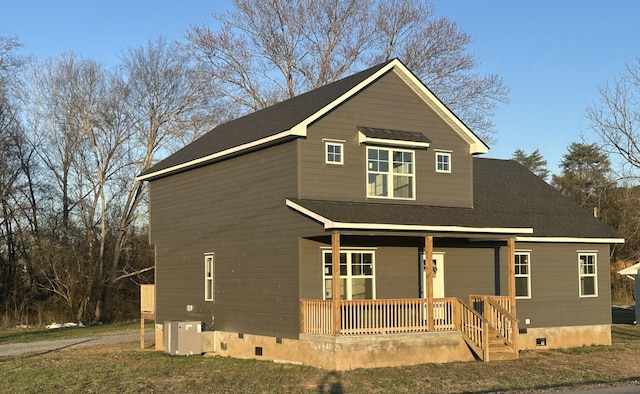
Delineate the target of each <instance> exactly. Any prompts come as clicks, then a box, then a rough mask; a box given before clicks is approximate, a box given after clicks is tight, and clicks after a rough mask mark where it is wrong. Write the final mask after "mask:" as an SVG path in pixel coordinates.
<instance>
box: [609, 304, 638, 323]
mask: <svg viewBox="0 0 640 394" xmlns="http://www.w3.org/2000/svg"><path fill="white" fill-rule="evenodd" d="M635 320H636V310H635V308H634V306H633V305H631V306H613V307H611V321H612V323H613V324H634V322H635Z"/></svg>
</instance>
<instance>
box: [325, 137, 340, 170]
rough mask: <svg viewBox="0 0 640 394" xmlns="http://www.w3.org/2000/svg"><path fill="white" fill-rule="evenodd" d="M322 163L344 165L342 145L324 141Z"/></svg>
mask: <svg viewBox="0 0 640 394" xmlns="http://www.w3.org/2000/svg"><path fill="white" fill-rule="evenodd" d="M324 162H325V163H326V164H344V144H342V143H341V142H329V141H325V143H324Z"/></svg>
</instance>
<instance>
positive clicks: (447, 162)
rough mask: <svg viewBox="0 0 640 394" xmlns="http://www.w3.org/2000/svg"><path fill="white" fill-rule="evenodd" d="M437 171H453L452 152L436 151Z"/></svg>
mask: <svg viewBox="0 0 640 394" xmlns="http://www.w3.org/2000/svg"><path fill="white" fill-rule="evenodd" d="M436 172H444V173H450V172H451V152H437V151H436Z"/></svg>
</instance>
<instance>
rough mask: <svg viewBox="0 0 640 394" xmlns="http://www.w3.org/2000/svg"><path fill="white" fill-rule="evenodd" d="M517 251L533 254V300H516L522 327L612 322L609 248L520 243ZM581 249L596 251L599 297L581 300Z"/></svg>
mask: <svg viewBox="0 0 640 394" xmlns="http://www.w3.org/2000/svg"><path fill="white" fill-rule="evenodd" d="M516 249H517V250H530V253H531V299H518V300H517V313H518V319H519V320H520V326H521V327H523V328H526V327H555V326H577V325H590V324H610V323H611V289H610V283H609V280H610V278H609V246H608V245H598V244H540V243H528V244H524V243H518V244H517V245H516ZM578 250H581V251H584V250H590V251H591V250H592V251H597V254H598V257H597V259H598V264H597V282H598V296H597V297H580V290H579V279H578V278H579V277H578V252H577V251H578ZM505 256H506V253H505ZM525 319H530V321H531V324H529V325H526V324H525Z"/></svg>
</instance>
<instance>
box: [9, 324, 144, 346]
mask: <svg viewBox="0 0 640 394" xmlns="http://www.w3.org/2000/svg"><path fill="white" fill-rule="evenodd" d="M153 326H154V324H153V323H147V324H145V327H146V328H148V329H152V328H153ZM139 332H140V323H139V322H135V323H122V324H109V325H95V326H85V327H72V328H59V329H53V330H48V329H46V328H45V329H43V328H35V329H15V330H2V331H0V345H4V344H7V343H16V342H33V341H48V340H55V339H69V338H81V337H89V336H94V335H100V336H104V335H116V334H128V333H131V334H135V333H139Z"/></svg>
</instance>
